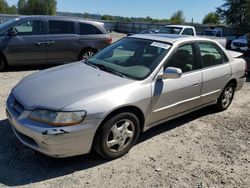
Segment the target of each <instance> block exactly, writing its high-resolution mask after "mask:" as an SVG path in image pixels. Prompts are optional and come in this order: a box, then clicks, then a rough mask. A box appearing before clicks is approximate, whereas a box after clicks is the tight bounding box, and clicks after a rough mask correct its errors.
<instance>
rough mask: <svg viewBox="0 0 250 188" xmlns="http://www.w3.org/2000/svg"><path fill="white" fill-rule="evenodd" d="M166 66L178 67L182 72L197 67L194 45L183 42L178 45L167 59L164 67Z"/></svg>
mask: <svg viewBox="0 0 250 188" xmlns="http://www.w3.org/2000/svg"><path fill="white" fill-rule="evenodd" d="M167 67H176V68H179V69H181V70H182V72H183V73H185V72H190V71H194V70H197V69H199V68H200V66H199V63H198V61H197V55H196V49H195V45H194V44H184V45H182V46H180V47H179V48H178V49H177V50H176V51H175V52H174V54H173V55H172V56H171V57H170V59H169V60H168V61H167V63H166V65H165V67H164V69H166V68H167Z"/></svg>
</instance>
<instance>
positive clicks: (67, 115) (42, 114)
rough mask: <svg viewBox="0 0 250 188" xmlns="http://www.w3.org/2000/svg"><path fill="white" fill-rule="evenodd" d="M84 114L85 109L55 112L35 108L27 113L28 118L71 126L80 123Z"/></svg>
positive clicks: (49, 123)
mask: <svg viewBox="0 0 250 188" xmlns="http://www.w3.org/2000/svg"><path fill="white" fill-rule="evenodd" d="M86 114H87V113H86V111H76V112H55V111H50V110H43V109H37V110H34V111H33V112H31V113H30V114H29V118H30V119H31V120H33V121H38V122H41V123H45V124H48V125H52V126H71V125H76V124H79V123H81V122H82V121H83V120H84V118H85V116H86Z"/></svg>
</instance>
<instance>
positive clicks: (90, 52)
mask: <svg viewBox="0 0 250 188" xmlns="http://www.w3.org/2000/svg"><path fill="white" fill-rule="evenodd" d="M95 53H96V51H95V50H94V49H88V50H84V51H83V52H82V53H81V55H80V60H87V59H89V58H90V57H92V56H93V55H95Z"/></svg>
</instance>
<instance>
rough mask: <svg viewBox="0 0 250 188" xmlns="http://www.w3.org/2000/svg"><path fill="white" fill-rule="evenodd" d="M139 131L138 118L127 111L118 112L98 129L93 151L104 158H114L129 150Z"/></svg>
mask: <svg viewBox="0 0 250 188" xmlns="http://www.w3.org/2000/svg"><path fill="white" fill-rule="evenodd" d="M139 132H140V127H139V120H138V118H137V117H136V116H135V115H134V114H132V113H129V112H125V113H120V114H118V115H116V116H114V117H112V118H110V119H109V120H108V121H107V122H105V123H104V125H103V126H102V128H101V129H100V130H99V131H98V133H97V135H96V139H95V145H94V147H95V151H96V152H97V153H98V154H99V155H100V156H102V157H103V158H105V159H115V158H118V157H121V156H123V155H125V154H126V153H128V152H129V150H130V149H131V148H132V147H133V145H134V144H135V143H136V141H137V139H138V136H139Z"/></svg>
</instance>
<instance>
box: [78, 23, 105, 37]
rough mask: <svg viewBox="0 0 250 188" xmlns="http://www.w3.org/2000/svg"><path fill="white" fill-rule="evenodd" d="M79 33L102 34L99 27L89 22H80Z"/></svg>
mask: <svg viewBox="0 0 250 188" xmlns="http://www.w3.org/2000/svg"><path fill="white" fill-rule="evenodd" d="M79 25H80V35H96V34H103V33H102V32H101V31H100V30H99V29H97V28H96V27H95V26H93V25H91V24H85V23H80V24H79Z"/></svg>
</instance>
